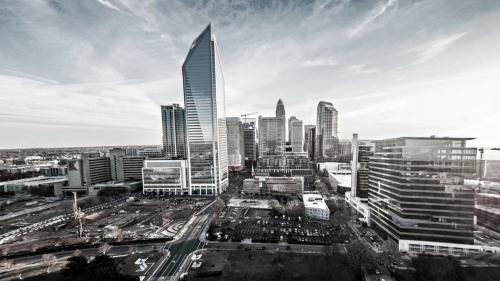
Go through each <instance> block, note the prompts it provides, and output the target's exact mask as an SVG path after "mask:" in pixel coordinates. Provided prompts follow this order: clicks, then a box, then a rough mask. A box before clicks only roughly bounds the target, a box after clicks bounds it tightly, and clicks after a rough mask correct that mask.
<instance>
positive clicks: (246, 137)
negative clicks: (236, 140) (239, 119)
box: [243, 118, 257, 166]
mask: <svg viewBox="0 0 500 281" xmlns="http://www.w3.org/2000/svg"><path fill="white" fill-rule="evenodd" d="M256 123H257V120H256V119H255V118H245V120H244V123H243V143H244V146H245V161H247V163H248V164H250V165H251V164H252V163H253V162H255V161H256V160H257V140H256V137H257V135H256V134H257V124H256ZM247 163H245V164H247ZM248 164H247V165H248ZM250 165H248V166H250Z"/></svg>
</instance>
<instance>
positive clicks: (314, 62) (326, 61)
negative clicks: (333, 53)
mask: <svg viewBox="0 0 500 281" xmlns="http://www.w3.org/2000/svg"><path fill="white" fill-rule="evenodd" d="M302 65H303V66H307V67H315V66H334V65H337V60H336V59H335V58H334V57H326V58H315V59H311V60H306V61H304V62H303V63H302Z"/></svg>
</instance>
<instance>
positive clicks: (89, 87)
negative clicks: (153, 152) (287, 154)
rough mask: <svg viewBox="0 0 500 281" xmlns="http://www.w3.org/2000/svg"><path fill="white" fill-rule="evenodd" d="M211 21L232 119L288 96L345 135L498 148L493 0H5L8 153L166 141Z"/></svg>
mask: <svg viewBox="0 0 500 281" xmlns="http://www.w3.org/2000/svg"><path fill="white" fill-rule="evenodd" d="M209 23H212V30H213V31H214V32H215V34H216V36H217V42H218V45H219V51H220V55H221V59H222V63H223V71H224V78H225V82H226V111H227V115H228V116H239V115H241V114H243V113H251V112H259V114H261V115H263V116H273V115H274V112H275V106H276V102H277V101H278V99H279V98H281V99H282V100H283V102H284V105H285V110H286V115H287V116H292V115H294V116H296V117H297V118H299V119H302V120H304V124H314V123H315V116H316V107H317V104H318V102H319V101H322V100H324V101H329V102H332V103H333V105H334V107H335V108H336V109H337V110H338V111H339V133H340V137H341V138H343V139H349V138H351V136H352V134H353V133H355V132H356V133H358V134H359V136H360V138H362V139H383V138H391V137H398V136H430V135H437V136H454V137H475V138H477V140H475V141H473V143H472V144H473V145H477V146H492V147H499V146H500V130H499V123H500V122H499V121H500V110H498V109H499V106H500V51H499V50H498V48H499V46H500V1H497V0H482V1H468V0H428V1H425V0H423V1H402V0H399V1H398V0H379V1H375V0H370V1H368V0H366V1H362V0H335V1H264V0H262V1H189V0H187V1H186V0H169V1H161V0H120V1H118V0H80V1H63V0H60V1H57V0H52V1H48V0H47V1H42V0H19V1H14V0H3V1H0V42H1V44H0V109H1V110H0V148H22V147H60V146H96V145H133V144H160V143H161V133H162V132H161V116H160V105H161V104H171V103H180V104H182V102H183V91H182V74H181V65H182V62H183V60H184V58H185V56H186V54H187V52H188V49H189V46H190V44H191V42H192V41H193V39H194V38H196V36H197V35H198V34H199V33H200V32H201V31H202V30H203V29H204V28H205V27H206V25H207V24H209ZM254 116H256V115H254Z"/></svg>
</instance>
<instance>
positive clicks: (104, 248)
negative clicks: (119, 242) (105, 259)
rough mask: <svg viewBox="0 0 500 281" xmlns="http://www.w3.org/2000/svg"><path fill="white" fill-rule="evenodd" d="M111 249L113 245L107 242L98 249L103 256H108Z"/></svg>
mask: <svg viewBox="0 0 500 281" xmlns="http://www.w3.org/2000/svg"><path fill="white" fill-rule="evenodd" d="M110 249H111V245H109V244H108V243H106V242H104V243H102V244H101V245H100V246H99V248H98V250H99V252H100V253H101V254H103V255H106V254H107V253H108V252H109V250H110Z"/></svg>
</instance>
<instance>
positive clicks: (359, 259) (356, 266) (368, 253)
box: [347, 240, 375, 275]
mask: <svg viewBox="0 0 500 281" xmlns="http://www.w3.org/2000/svg"><path fill="white" fill-rule="evenodd" d="M347 253H348V255H349V260H350V264H351V266H352V269H353V271H354V272H356V273H357V274H358V275H360V274H361V272H360V271H361V268H373V267H375V253H373V251H372V250H371V249H370V248H369V247H368V246H367V245H366V244H365V243H364V242H362V241H360V240H355V241H354V242H352V243H351V244H350V245H348V246H347Z"/></svg>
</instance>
